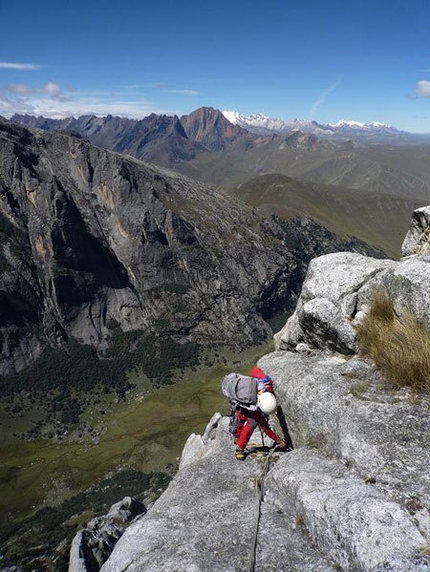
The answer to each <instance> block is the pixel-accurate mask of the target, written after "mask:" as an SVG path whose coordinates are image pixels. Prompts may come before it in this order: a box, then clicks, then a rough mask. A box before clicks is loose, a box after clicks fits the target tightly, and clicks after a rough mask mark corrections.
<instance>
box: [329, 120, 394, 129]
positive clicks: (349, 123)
mask: <svg viewBox="0 0 430 572" xmlns="http://www.w3.org/2000/svg"><path fill="white" fill-rule="evenodd" d="M330 125H331V126H332V127H350V128H351V129H372V128H374V129H395V128H394V127H390V126H389V125H386V124H385V123H381V122H379V121H376V122H374V123H361V122H360V121H355V120H353V119H349V120H345V119H341V120H340V121H338V122H337V123H334V124H333V123H330Z"/></svg>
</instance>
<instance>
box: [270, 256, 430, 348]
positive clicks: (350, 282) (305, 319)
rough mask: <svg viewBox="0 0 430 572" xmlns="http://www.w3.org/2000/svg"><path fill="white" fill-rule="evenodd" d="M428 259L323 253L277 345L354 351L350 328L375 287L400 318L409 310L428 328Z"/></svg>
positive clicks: (307, 277)
mask: <svg viewBox="0 0 430 572" xmlns="http://www.w3.org/2000/svg"><path fill="white" fill-rule="evenodd" d="M429 279H430V257H429V256H415V257H410V258H409V257H408V258H404V259H402V260H400V262H396V261H392V260H377V259H372V258H369V257H366V256H362V255H360V254H356V253H350V252H339V253H334V254H327V255H326V256H321V257H319V258H315V259H314V260H312V261H311V263H310V265H309V268H308V273H307V276H306V280H305V282H304V284H303V288H302V292H301V295H300V298H299V301H298V303H297V307H296V310H295V312H294V314H293V315H292V316H291V317H290V318H289V319H288V321H287V323H286V324H285V326H284V328H283V329H282V330H281V331H280V332H278V333H277V334H276V335H275V347H276V349H281V350H282V349H294V348H295V347H296V345H297V344H299V343H305V344H307V345H308V346H309V347H310V348H316V349H323V348H328V349H330V350H332V351H338V352H340V353H343V354H354V353H355V352H356V351H357V339H356V332H355V329H354V326H355V325H357V324H358V323H359V322H360V320H361V319H362V317H363V315H364V314H365V313H366V311H367V310H368V308H369V306H370V303H371V301H372V298H373V296H374V294H375V292H376V291H378V290H381V291H384V292H386V293H387V294H388V296H389V297H390V299H391V300H392V301H393V305H394V310H395V312H396V313H397V314H398V315H399V316H404V315H406V314H407V313H408V312H409V313H412V314H413V315H414V316H416V318H417V319H418V320H419V321H420V322H422V323H423V324H425V325H427V326H428V327H430V289H429V288H428V284H429Z"/></svg>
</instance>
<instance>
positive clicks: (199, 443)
mask: <svg viewBox="0 0 430 572" xmlns="http://www.w3.org/2000/svg"><path fill="white" fill-rule="evenodd" d="M429 262H430V260H429V258H428V257H426V256H414V257H409V258H406V259H404V260H402V261H401V262H399V263H396V262H393V261H382V262H381V261H375V260H372V259H369V260H366V259H364V258H363V257H357V256H355V255H352V254H339V255H337V254H336V255H330V256H324V257H322V258H320V259H317V260H314V261H313V262H312V264H311V267H310V271H309V275H308V278H307V280H306V283H305V286H304V288H303V292H302V297H301V300H300V301H299V304H298V306H299V308H298V310H297V314H296V318H295V320H296V322H295V328H296V329H295V330H294V329H293V328H292V326H291V324H292V322H291V321H290V325H289V330H288V336H290V337H289V338H287V342H285V343H286V347H289V346H288V344H290V345H291V346H293V345H294V344H297V345H296V348H295V349H296V350H297V351H275V352H274V353H272V354H269V355H266V356H264V357H263V358H262V359H261V360H260V361H259V364H258V365H259V366H260V367H261V368H262V369H263V370H264V371H265V372H267V373H268V374H269V375H270V376H271V377H272V378H273V379H274V380H276V392H277V396H278V400H279V403H280V404H281V408H282V411H283V413H284V415H285V418H286V420H287V422H288V426H289V431H290V434H291V436H292V439H293V442H294V446H295V449H294V450H293V451H291V452H288V453H282V452H279V453H274V454H273V455H272V456H271V457H269V461H270V469H269V472H268V473H267V475H266V476H265V478H264V484H263V485H261V483H262V479H263V475H264V470H263V469H262V464H261V463H262V462H263V463H264V462H265V461H264V459H263V460H262V459H261V458H259V457H258V454H257V457H256V458H251V457H248V458H247V459H246V461H245V462H244V463H242V462H238V461H236V460H235V458H234V453H233V452H234V445H233V442H232V439H231V436H230V435H229V432H228V419H227V418H224V417H221V415H219V414H216V415H215V416H214V417H213V419H212V420H211V422H210V423H209V425H208V427H207V429H206V431H205V434H204V435H203V436H199V435H191V436H190V438H189V439H188V441H187V444H186V446H185V448H184V451H183V454H182V459H181V464H180V468H179V472H178V473H177V475H176V476H175V478H174V479H173V481H172V482H171V484H170V485H169V488H168V489H167V491H166V492H165V493H163V495H162V496H161V497H160V498H159V499H158V500H157V501H156V503H155V504H154V506H153V507H152V508H151V509H150V510H149V511H148V512H147V514H146V515H145V516H144V517H143V518H142V519H140V520H139V521H138V522H137V523H135V524H133V525H132V526H130V528H128V530H127V531H126V532H125V534H124V535H123V536H122V538H121V539H120V540H119V542H118V543H117V545H116V547H115V549H114V550H113V552H112V554H111V556H110V558H109V559H108V560H107V562H106V563H105V564H104V566H103V567H102V570H103V571H104V572H120V571H121V570H124V571H125V570H127V571H129V572H132V571H138V570H145V571H148V572H151V571H154V572H155V571H158V570H175V571H178V572H179V571H185V570H187V571H189V570H193V571H196V572H209V571H211V572H212V571H216V570H219V571H226V570H227V571H232V572H233V571H236V570H246V569H249V562H250V558H252V554H250V552H252V545H253V533H254V530H255V529H254V526H255V523H256V522H257V518H258V514H259V512H258V511H259V508H258V503H257V499H256V495H255V490H254V489H255V487H256V483H257V482H258V483H260V486H263V491H264V498H263V502H262V504H261V515H260V521H259V529H258V533H257V549H256V566H255V569H256V570H261V571H264V572H268V571H273V572H275V571H279V570H285V571H287V570H288V571H290V570H291V571H292V570H306V571H308V570H309V571H329V570H345V571H362V572H383V571H384V572H388V571H389V572H411V571H416V572H427V571H429V570H430V553H429V546H430V477H429V470H428V468H429V466H430V411H429V403H428V397H426V396H417V395H413V394H411V393H409V392H408V390H406V389H398V388H397V389H396V388H393V387H390V386H389V385H388V383H387V381H386V380H385V379H384V378H383V376H382V374H381V373H380V372H378V371H377V370H376V369H375V367H374V366H373V365H372V364H370V363H368V362H367V361H364V360H363V359H361V358H360V357H359V356H358V355H356V354H355V355H352V354H353V353H354V351H355V349H356V346H355V339H354V335H353V327H352V325H351V324H352V323H353V320H356V319H359V318H358V317H357V316H358V314H359V312H365V311H366V307H365V306H366V304H367V303H368V302H369V300H370V296H371V292H372V291H373V290H374V289H379V288H381V287H383V288H385V289H388V291H389V292H390V294H391V297H392V300H393V302H394V303H395V305H396V311H397V312H399V314H401V312H402V311H408V312H411V311H413V312H415V313H416V314H417V315H418V314H419V317H420V319H421V320H422V321H423V322H424V323H425V324H427V325H429V320H430V307H429V301H428V296H429V293H428V283H429V278H430V270H429V269H430V266H429ZM324 269H326V270H324ZM314 300H315V301H316V302H315V303H314V305H312V304H311V302H312V301H314ZM418 301H420V304H419V303H418ZM307 305H308V306H307ZM305 306H307V308H306V309H305ZM309 307H310V308H311V310H309ZM333 315H334V316H335V318H333ZM346 325H348V326H349V327H348V328H347V327H346ZM291 332H293V333H291ZM297 332H299V334H300V335H299V334H297ZM293 334H295V335H296V337H295V338H293V337H292V336H293ZM279 337H280V336H278V340H279ZM299 342H300V343H299ZM311 346H312V347H311ZM278 430H279V429H278ZM266 461H267V458H266ZM269 461H268V462H269ZM257 492H258V486H257ZM257 497H258V494H257Z"/></svg>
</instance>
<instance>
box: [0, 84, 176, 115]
mask: <svg viewBox="0 0 430 572" xmlns="http://www.w3.org/2000/svg"><path fill="white" fill-rule="evenodd" d="M68 91H69V92H70V93H68V97H65V96H64V95H63V94H62V91H61V89H60V88H59V86H58V85H57V84H55V83H48V84H46V85H45V86H43V88H34V87H31V86H28V85H26V84H13V85H9V86H3V88H0V115H2V116H3V117H7V118H8V117H11V116H12V115H13V114H14V113H18V114H28V115H36V116H39V115H42V116H43V117H49V118H51V119H63V118H65V117H79V116H80V115H96V116H106V115H119V116H122V117H132V118H136V119H140V118H142V117H145V116H147V115H150V114H151V113H156V114H167V115H174V114H175V113H176V111H172V110H165V109H159V108H156V107H155V106H153V105H151V104H150V103H148V102H147V101H145V100H144V99H143V98H141V97H140V96H139V97H136V96H135V97H134V98H130V97H129V94H127V93H112V92H103V91H97V92H72V90H68ZM134 95H136V94H134Z"/></svg>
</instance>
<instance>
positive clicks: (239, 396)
mask: <svg viewBox="0 0 430 572" xmlns="http://www.w3.org/2000/svg"><path fill="white" fill-rule="evenodd" d="M257 386H258V381H257V380H256V379H255V378H253V377H248V376H247V375H242V374H240V373H229V374H228V375H226V376H225V377H224V379H223V380H222V383H221V389H222V392H223V394H224V395H225V396H226V397H228V398H229V400H230V401H233V402H235V403H239V404H240V403H243V404H244V405H256V403H257Z"/></svg>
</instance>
